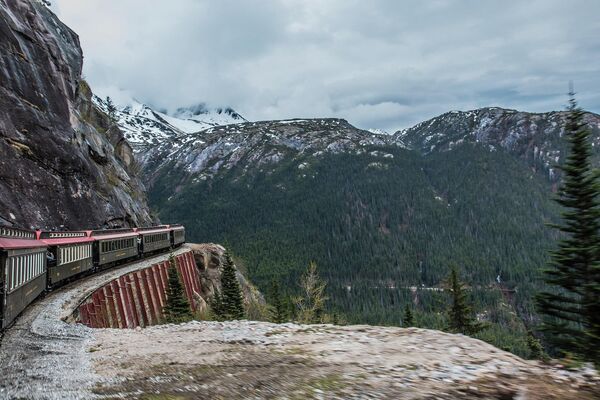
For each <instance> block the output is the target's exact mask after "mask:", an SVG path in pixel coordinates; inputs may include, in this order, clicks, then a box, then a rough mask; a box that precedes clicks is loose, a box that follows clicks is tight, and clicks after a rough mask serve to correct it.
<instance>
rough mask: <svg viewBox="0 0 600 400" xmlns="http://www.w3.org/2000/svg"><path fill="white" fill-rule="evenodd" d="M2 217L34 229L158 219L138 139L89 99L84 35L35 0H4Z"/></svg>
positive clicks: (0, 5)
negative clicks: (139, 163)
mask: <svg viewBox="0 0 600 400" xmlns="http://www.w3.org/2000/svg"><path fill="white" fill-rule="evenodd" d="M0 49H1V51H0V82H2V85H0V217H1V218H2V219H3V220H4V221H5V223H11V224H14V225H15V226H20V227H26V228H32V227H39V228H44V229H50V228H61V227H65V228H71V229H80V228H94V227H102V226H128V225H143V224H148V223H150V222H151V221H152V218H151V217H150V213H149V210H148V207H147V205H146V199H145V194H144V187H143V185H142V183H141V181H140V180H139V179H138V178H137V177H136V173H135V168H136V165H135V164H136V163H135V160H134V157H133V153H132V151H131V147H130V146H129V144H128V143H127V142H126V140H125V139H124V137H123V135H122V133H121V131H120V130H119V128H118V127H117V126H116V125H114V124H113V123H112V121H111V120H110V119H109V118H108V117H107V116H106V114H104V113H103V112H102V111H100V110H99V109H97V108H96V107H95V106H94V105H93V104H92V102H91V96H92V93H91V90H90V88H89V86H88V85H87V84H86V83H85V81H83V79H82V77H81V68H82V62H83V55H82V52H81V47H80V46H79V38H78V37H77V35H76V34H75V33H74V32H73V31H71V30H70V29H69V28H68V27H67V26H65V25H64V24H63V23H62V22H60V21H59V20H58V18H57V17H56V16H55V15H54V14H52V12H51V11H50V10H48V9H47V8H46V7H45V6H44V5H42V4H41V3H39V2H36V1H25V0H13V1H7V0H0Z"/></svg>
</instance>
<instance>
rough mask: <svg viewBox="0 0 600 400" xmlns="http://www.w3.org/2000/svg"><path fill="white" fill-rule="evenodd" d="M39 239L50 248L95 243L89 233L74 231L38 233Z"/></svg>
mask: <svg viewBox="0 0 600 400" xmlns="http://www.w3.org/2000/svg"><path fill="white" fill-rule="evenodd" d="M37 237H38V239H39V240H41V241H42V242H44V243H46V244H47V245H49V246H61V245H68V244H77V243H87V242H93V241H94V239H92V238H91V237H90V232H89V231H73V232H53V231H52V232H47V231H38V232H37Z"/></svg>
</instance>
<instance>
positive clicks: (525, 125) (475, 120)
mask: <svg viewBox="0 0 600 400" xmlns="http://www.w3.org/2000/svg"><path fill="white" fill-rule="evenodd" d="M566 118H567V113H566V112H548V113H528V112H522V111H516V110H507V109H503V108H498V107H490V108H480V109H477V110H472V111H450V112H448V113H445V114H442V115H440V116H438V117H435V118H432V119H430V120H427V121H424V122H421V123H419V124H417V125H415V126H413V127H412V128H409V129H405V130H402V131H398V132H396V133H395V134H394V136H393V140H394V141H396V142H401V143H403V144H406V145H408V146H409V147H411V148H413V149H416V150H418V151H419V152H422V153H425V154H427V153H431V152H435V151H438V152H439V151H450V150H452V149H453V148H455V147H457V146H460V145H461V144H464V143H479V144H482V145H484V146H488V148H489V150H490V151H495V150H505V151H508V152H510V153H511V154H513V155H515V156H516V157H518V158H520V159H522V160H525V161H526V162H527V163H528V164H529V165H531V166H532V167H533V168H536V169H541V170H543V171H545V172H546V173H547V174H548V177H549V178H550V179H551V180H554V181H556V180H557V175H556V170H555V168H554V166H555V165H556V164H559V163H560V162H561V160H562V159H563V157H564V153H565V150H566V146H565V143H564V141H563V140H562V136H563V133H564V126H565V123H566ZM585 122H586V123H587V125H588V127H589V128H590V130H591V131H592V138H593V140H592V144H593V145H594V147H595V148H596V149H600V115H597V114H593V113H586V115H585ZM596 161H600V159H597V160H596Z"/></svg>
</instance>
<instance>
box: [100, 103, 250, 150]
mask: <svg viewBox="0 0 600 400" xmlns="http://www.w3.org/2000/svg"><path fill="white" fill-rule="evenodd" d="M93 101H94V103H95V104H96V105H97V106H98V107H99V108H100V109H102V110H103V111H104V112H106V113H107V114H109V115H110V114H112V117H113V118H114V120H115V121H116V122H117V124H118V125H119V127H120V128H121V130H122V131H123V133H124V135H125V137H126V138H127V140H128V141H129V142H130V143H131V144H132V146H133V147H134V149H136V150H140V149H143V148H146V147H148V146H154V145H157V144H159V143H161V142H163V141H165V140H179V139H181V138H183V137H185V136H187V135H189V134H192V133H196V132H200V131H204V130H206V129H209V128H213V127H216V126H221V125H231V124H239V123H244V122H247V120H246V119H245V118H244V117H242V116H241V115H240V114H238V113H237V112H235V111H234V110H233V109H232V108H230V107H225V108H223V107H217V108H211V107H209V106H207V105H206V104H205V103H200V104H197V105H194V106H191V107H180V108H177V109H176V110H175V111H174V112H172V113H169V112H168V111H167V110H160V111H159V110H156V109H154V108H153V107H151V106H149V105H146V104H143V103H141V102H139V101H137V100H135V99H126V100H123V99H122V98H121V99H120V100H119V103H118V104H117V103H114V104H113V106H114V107H115V109H114V111H112V113H111V112H110V110H109V103H108V99H107V98H106V99H102V98H100V97H99V96H94V97H93ZM111 103H112V100H111Z"/></svg>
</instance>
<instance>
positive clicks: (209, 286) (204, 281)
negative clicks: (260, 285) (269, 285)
mask: <svg viewBox="0 0 600 400" xmlns="http://www.w3.org/2000/svg"><path fill="white" fill-rule="evenodd" d="M187 246H188V247H189V248H190V249H191V250H192V253H193V254H194V259H195V260H196V266H197V267H198V271H199V272H200V290H201V293H199V294H200V299H202V301H201V304H200V310H201V311H205V312H207V311H208V305H209V304H210V302H211V301H212V299H213V298H214V295H215V293H216V292H220V291H221V272H222V271H223V266H224V265H225V248H224V247H223V246H221V245H218V244H213V243H203V244H194V243H188V244H187ZM236 270H237V278H238V281H239V283H240V288H241V289H242V296H243V298H244V304H245V306H246V310H247V313H248V318H249V319H262V318H264V316H265V315H266V303H265V299H264V297H263V295H262V293H261V292H259V291H258V289H257V288H256V287H255V286H254V285H253V284H252V283H251V282H250V281H249V280H248V279H246V277H245V276H244V275H243V274H242V273H241V272H240V271H239V269H238V268H237V266H236Z"/></svg>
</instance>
